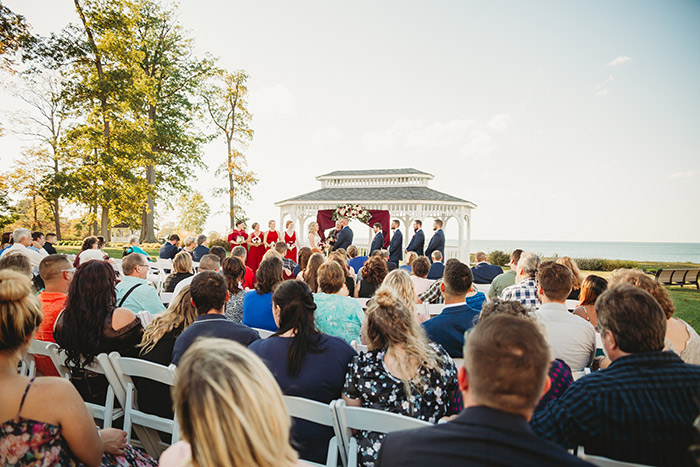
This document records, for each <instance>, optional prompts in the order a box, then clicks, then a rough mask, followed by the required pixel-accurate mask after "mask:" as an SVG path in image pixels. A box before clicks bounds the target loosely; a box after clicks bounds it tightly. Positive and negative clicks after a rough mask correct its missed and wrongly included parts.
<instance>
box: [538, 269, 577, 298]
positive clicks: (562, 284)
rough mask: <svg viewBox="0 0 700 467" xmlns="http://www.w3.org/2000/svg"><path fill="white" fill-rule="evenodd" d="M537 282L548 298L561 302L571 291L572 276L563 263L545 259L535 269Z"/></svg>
mask: <svg viewBox="0 0 700 467" xmlns="http://www.w3.org/2000/svg"><path fill="white" fill-rule="evenodd" d="M537 282H538V283H539V284H540V286H541V287H542V291H543V292H544V294H545V295H546V296H547V298H548V299H550V300H554V301H557V302H561V301H563V300H566V297H568V296H569V294H570V293H571V287H572V284H573V282H574V276H573V274H571V271H570V270H569V268H567V267H566V266H564V265H563V264H559V263H555V262H554V261H545V262H543V263H542V264H540V267H539V269H538V270H537Z"/></svg>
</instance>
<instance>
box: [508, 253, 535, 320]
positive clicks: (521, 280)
mask: <svg viewBox="0 0 700 467" xmlns="http://www.w3.org/2000/svg"><path fill="white" fill-rule="evenodd" d="M539 265H540V258H539V256H537V255H535V254H533V253H523V254H522V255H520V260H518V266H517V267H516V276H515V284H513V285H511V286H509V287H506V288H505V289H503V292H501V299H502V300H513V301H516V302H520V303H522V304H523V305H525V306H527V307H530V309H532V311H534V310H535V309H537V308H539V306H540V299H539V298H537V284H536V283H535V275H536V274H537V267H538V266H539Z"/></svg>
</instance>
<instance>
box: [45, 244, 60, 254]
mask: <svg viewBox="0 0 700 467" xmlns="http://www.w3.org/2000/svg"><path fill="white" fill-rule="evenodd" d="M44 250H46V252H47V253H48V254H50V255H55V254H57V253H58V252H57V251H56V248H54V247H53V245H52V244H51V243H49V242H46V243H44Z"/></svg>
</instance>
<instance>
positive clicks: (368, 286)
mask: <svg viewBox="0 0 700 467" xmlns="http://www.w3.org/2000/svg"><path fill="white" fill-rule="evenodd" d="M388 273H389V270H388V268H387V266H386V261H385V260H384V258H382V257H379V256H372V257H371V258H369V259H368V260H367V261H366V262H365V265H364V266H362V279H360V282H358V284H357V287H355V298H371V297H372V295H374V292H375V291H376V290H377V289H378V288H379V286H380V285H382V282H383V281H384V278H385V277H386V275H387V274H388Z"/></svg>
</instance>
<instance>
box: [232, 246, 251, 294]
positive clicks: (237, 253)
mask: <svg viewBox="0 0 700 467" xmlns="http://www.w3.org/2000/svg"><path fill="white" fill-rule="evenodd" d="M247 257H248V250H246V249H245V247H243V246H237V247H234V249H233V250H231V258H240V259H241V260H243V264H246V259H247ZM253 287H255V273H254V272H253V270H252V269H250V267H248V265H246V267H245V276H243V288H245V289H248V290H250V289H252V288H253Z"/></svg>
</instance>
